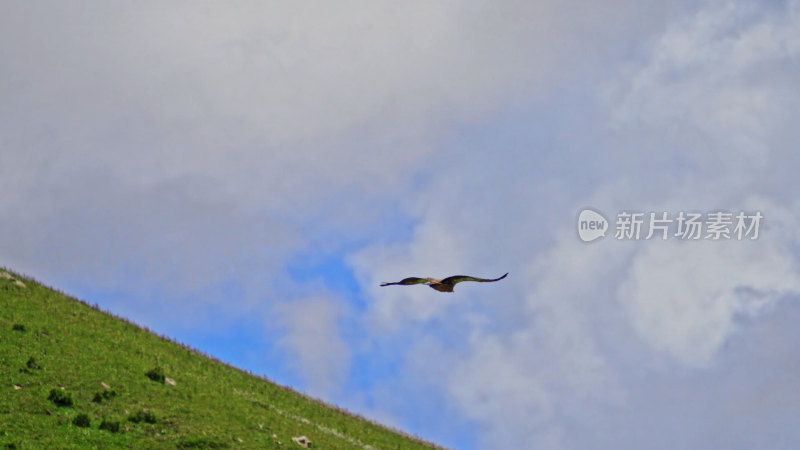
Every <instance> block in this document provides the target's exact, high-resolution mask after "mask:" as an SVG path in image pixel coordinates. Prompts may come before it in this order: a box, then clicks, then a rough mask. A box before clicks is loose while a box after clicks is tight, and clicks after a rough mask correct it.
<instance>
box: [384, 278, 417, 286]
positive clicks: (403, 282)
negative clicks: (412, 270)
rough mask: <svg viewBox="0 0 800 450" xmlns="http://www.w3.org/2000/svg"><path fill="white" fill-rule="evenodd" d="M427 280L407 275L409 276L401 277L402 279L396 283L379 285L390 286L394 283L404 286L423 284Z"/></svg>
mask: <svg viewBox="0 0 800 450" xmlns="http://www.w3.org/2000/svg"><path fill="white" fill-rule="evenodd" d="M427 282H428V279H427V278H418V277H409V278H403V279H402V280H400V281H398V282H396V283H381V286H391V285H394V284H398V285H403V286H406V285H409V284H423V283H427Z"/></svg>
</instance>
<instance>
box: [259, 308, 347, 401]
mask: <svg viewBox="0 0 800 450" xmlns="http://www.w3.org/2000/svg"><path fill="white" fill-rule="evenodd" d="M343 309H344V308H343V306H342V305H341V301H340V300H338V299H335V298H324V297H314V298H306V299H298V300H295V301H293V302H287V303H282V304H279V305H276V306H275V307H274V311H275V314H276V318H277V319H278V320H277V323H280V324H282V325H283V327H285V333H284V335H283V337H282V338H281V339H280V341H279V345H280V346H281V347H283V348H284V349H285V350H286V351H287V353H288V354H289V358H287V360H288V361H290V362H291V363H292V364H296V367H295V369H296V370H297V371H298V372H299V373H300V374H301V375H302V377H303V378H304V379H305V381H306V383H307V388H308V392H309V393H312V394H313V395H317V396H322V397H326V398H327V397H330V396H332V395H336V394H338V393H339V392H338V391H339V390H340V389H341V387H342V384H343V382H344V380H345V378H346V376H347V371H348V370H349V368H350V358H351V350H350V348H349V347H348V345H347V344H346V343H345V341H344V339H343V337H342V333H341V330H340V329H339V323H340V321H341V320H343V317H342V313H343ZM270 322H273V321H270ZM270 325H271V326H274V325H273V324H270Z"/></svg>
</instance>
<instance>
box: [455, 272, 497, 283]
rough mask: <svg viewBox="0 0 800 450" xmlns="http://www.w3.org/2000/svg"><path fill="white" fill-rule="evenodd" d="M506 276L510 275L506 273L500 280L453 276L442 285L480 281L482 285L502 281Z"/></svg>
mask: <svg viewBox="0 0 800 450" xmlns="http://www.w3.org/2000/svg"><path fill="white" fill-rule="evenodd" d="M506 276H508V273H506V274H505V275H503V276H502V277H500V278H494V279H488V278H478V277H471V276H469V275H453V276H452V277H447V278H445V279H444V280H442V284H456V283H460V282H462V281H480V282H481V283H486V282H490V281H500V280H502V279H503V278H505V277H506Z"/></svg>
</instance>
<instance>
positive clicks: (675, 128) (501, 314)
mask: <svg viewBox="0 0 800 450" xmlns="http://www.w3.org/2000/svg"><path fill="white" fill-rule="evenodd" d="M798 80H800V3H799V2H797V1H761V2H754V1H714V0H711V1H700V2H696V1H692V2H689V1H677V2H664V1H630V0H617V1H614V2H594V3H592V2H579V1H535V2H524V1H495V2H482V1H467V0H465V1H458V0H452V1H443V2H429V1H419V2H416V1H407V2H347V1H345V2H244V1H238V2H189V1H168V2H164V1H153V2H135V3H125V2H105V1H97V2H93V1H82V2H60V1H52V2H49V1H36V2H12V1H4V2H0V264H2V265H4V266H7V267H9V268H12V269H14V270H17V271H21V272H23V273H27V274H30V275H32V276H34V277H36V278H38V279H40V280H42V281H44V282H45V283H47V284H50V285H53V286H56V287H59V288H61V289H63V290H66V291H68V292H70V293H72V294H74V295H76V296H78V297H81V298H83V299H85V300H87V301H89V302H92V303H95V302H96V303H98V304H99V305H100V306H101V307H103V308H105V309H108V310H110V311H112V312H114V313H116V314H119V315H123V316H125V317H129V318H130V319H132V320H134V321H136V322H138V323H141V324H143V325H146V326H148V327H150V328H152V329H154V330H156V331H158V332H159V333H162V334H166V335H168V336H171V337H173V338H175V339H178V340H180V341H183V342H186V343H188V344H190V345H192V346H195V347H198V348H200V349H202V350H204V351H206V352H209V353H211V354H214V355H216V356H218V357H219V358H221V359H223V360H226V361H229V362H231V363H233V364H235V365H237V366H239V367H243V368H246V369H248V370H251V371H253V372H256V373H260V374H266V375H267V376H269V377H271V378H273V379H275V380H276V381H278V382H280V383H283V384H288V385H291V386H293V387H295V388H297V389H300V390H303V391H306V392H308V393H310V394H312V395H314V396H317V397H320V398H322V399H325V400H327V401H329V402H333V403H335V404H337V405H340V406H343V407H345V408H347V409H350V410H352V411H355V412H358V413H361V414H364V415H367V416H369V417H371V418H374V419H376V420H379V421H382V422H384V423H387V424H390V425H393V426H396V427H399V428H402V429H404V430H407V431H409V432H412V433H416V434H418V435H420V436H422V437H425V438H427V439H431V440H434V441H436V442H439V443H441V444H443V445H447V446H450V447H457V448H464V449H478V448H534V447H536V448H554V449H583V448H630V449H639V448H756V447H760V448H773V449H780V448H787V449H788V448H797V446H798V445H800V428H798V427H797V423H798V420H800V379H798V377H797V374H798V373H800V351H798V348H800V347H798V342H800V329H798V327H797V326H796V324H797V323H798V322H800V303H798V299H800V270H799V269H798V262H800V261H799V259H800V258H799V256H800V233H799V232H798V230H800V228H799V227H800V200H798V196H797V192H798V188H800V182H798V177H797V175H796V173H797V171H798V170H800V152H798V146H800V127H798V111H800V87H798V86H799V85H798ZM587 206H591V207H593V208H595V209H596V210H598V211H601V212H603V213H605V214H606V216H607V217H609V218H610V219H611V220H612V221H613V219H614V216H615V214H616V213H617V212H618V211H622V210H632V211H644V212H649V211H669V212H671V213H677V212H678V211H700V212H710V211H715V210H728V211H734V212H738V211H748V212H753V211H761V213H762V214H763V215H764V217H765V219H764V222H763V223H762V226H761V229H760V236H759V238H758V239H757V240H755V241H750V240H745V241H737V240H723V241H711V240H701V241H697V242H681V241H680V240H678V239H668V240H665V241H662V240H650V241H620V240H615V239H613V237H606V238H605V239H601V240H599V241H597V242H594V243H591V244H585V243H583V242H581V241H580V240H579V239H578V237H577V233H576V218H577V214H578V212H579V211H580V210H581V209H582V208H584V207H587ZM612 226H613V223H612ZM505 272H510V275H509V276H508V278H507V279H505V280H503V281H502V282H499V283H496V284H475V283H473V284H462V285H459V286H458V288H457V290H456V292H455V293H453V294H443V293H438V292H436V291H433V290H431V289H428V288H425V287H421V286H415V287H392V288H381V287H378V284H379V283H380V282H382V281H396V280H398V279H400V278H403V277H405V276H412V275H414V276H447V275H452V274H458V273H467V274H475V275H478V276H487V277H496V276H499V275H502V274H503V273H505Z"/></svg>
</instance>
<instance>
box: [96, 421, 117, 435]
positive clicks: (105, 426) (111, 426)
mask: <svg viewBox="0 0 800 450" xmlns="http://www.w3.org/2000/svg"><path fill="white" fill-rule="evenodd" d="M100 429H101V430H107V431H110V432H112V433H117V432H119V422H112V421H110V420H103V421H102V422H101V423H100Z"/></svg>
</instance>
